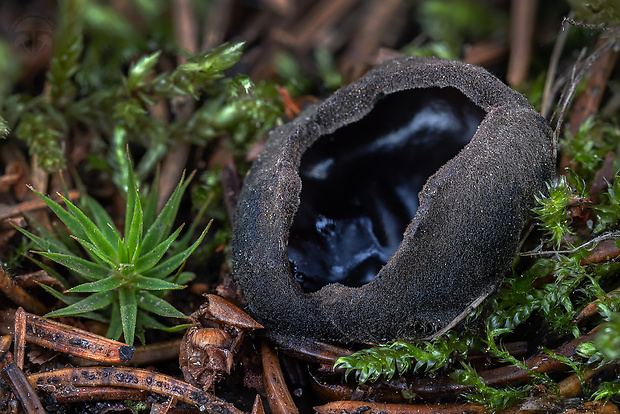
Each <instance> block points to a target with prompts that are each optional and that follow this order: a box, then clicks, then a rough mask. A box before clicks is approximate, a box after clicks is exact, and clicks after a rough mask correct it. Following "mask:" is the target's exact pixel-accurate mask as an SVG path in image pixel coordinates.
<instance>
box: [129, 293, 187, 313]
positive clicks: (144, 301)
mask: <svg viewBox="0 0 620 414" xmlns="http://www.w3.org/2000/svg"><path fill="white" fill-rule="evenodd" d="M137 297H138V306H139V307H140V308H142V309H144V310H146V311H149V312H151V313H154V314H155V315H159V316H166V317H169V318H183V319H186V318H187V316H185V315H184V314H183V313H182V312H180V311H179V310H177V309H176V308H175V307H174V306H172V305H171V304H169V303H168V302H166V301H165V300H163V299H161V298H158V297H157V296H155V295H153V294H152V293H149V292H138V294H137Z"/></svg>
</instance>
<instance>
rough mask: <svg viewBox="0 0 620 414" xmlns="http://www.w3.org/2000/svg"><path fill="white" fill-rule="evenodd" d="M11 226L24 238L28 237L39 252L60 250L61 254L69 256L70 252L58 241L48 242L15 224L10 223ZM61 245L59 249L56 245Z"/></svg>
mask: <svg viewBox="0 0 620 414" xmlns="http://www.w3.org/2000/svg"><path fill="white" fill-rule="evenodd" d="M11 225H13V227H14V228H15V229H16V230H17V231H19V232H20V233H22V234H23V235H24V236H26V237H28V238H29V239H30V240H32V241H33V242H34V244H35V245H36V247H37V248H39V249H40V250H43V251H52V250H56V251H58V250H61V251H62V252H63V253H65V254H71V251H70V250H69V249H67V247H66V246H64V245H63V244H62V243H60V242H59V241H58V240H55V241H52V240H48V239H44V238H42V237H39V236H37V235H36V234H34V233H31V232H29V231H28V230H25V229H22V228H21V227H19V226H16V225H15V224H13V223H11ZM56 242H57V243H58V244H60V245H62V246H63V247H61V248H59V246H58V244H57V243H56Z"/></svg>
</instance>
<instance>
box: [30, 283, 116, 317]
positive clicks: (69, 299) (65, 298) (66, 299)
mask: <svg viewBox="0 0 620 414" xmlns="http://www.w3.org/2000/svg"><path fill="white" fill-rule="evenodd" d="M39 286H41V287H42V288H43V289H44V290H46V291H47V292H49V293H50V294H51V295H52V296H54V297H55V298H56V299H58V300H60V301H61V302H63V303H66V304H67V305H72V304H74V303H77V302H79V301H80V300H81V299H82V298H81V297H79V296H73V295H64V294H62V293H60V292H58V291H57V290H55V289H52V288H51V287H49V286H46V285H43V284H41V283H39ZM80 317H82V318H88V319H92V320H94V321H99V322H102V323H108V322H110V321H109V320H108V318H106V317H105V316H103V315H101V314H98V313H95V312H86V313H81V314H80Z"/></svg>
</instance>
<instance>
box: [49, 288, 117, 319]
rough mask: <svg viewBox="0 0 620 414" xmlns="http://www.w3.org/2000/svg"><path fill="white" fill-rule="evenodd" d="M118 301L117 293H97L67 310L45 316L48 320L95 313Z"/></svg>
mask: <svg viewBox="0 0 620 414" xmlns="http://www.w3.org/2000/svg"><path fill="white" fill-rule="evenodd" d="M115 300H116V293H115V292H97V293H94V294H92V295H90V296H89V297H87V298H86V299H82V300H81V301H79V302H76V303H74V304H72V305H69V306H67V307H66V308H62V309H58V310H55V311H54V312H50V313H48V314H47V315H45V316H46V317H48V318H52V317H58V316H76V315H81V314H83V313H86V312H93V311H96V310H99V309H103V308H105V307H107V306H109V305H110V304H111V303H112V302H114V301H115Z"/></svg>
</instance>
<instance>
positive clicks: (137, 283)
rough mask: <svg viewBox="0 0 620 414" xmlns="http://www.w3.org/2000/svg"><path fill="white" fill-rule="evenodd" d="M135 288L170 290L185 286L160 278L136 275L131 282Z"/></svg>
mask: <svg viewBox="0 0 620 414" xmlns="http://www.w3.org/2000/svg"><path fill="white" fill-rule="evenodd" d="M132 285H133V286H134V287H135V288H136V289H143V290H171V289H183V288H184V287H185V286H183V285H177V284H176V283H172V282H167V281H165V280H161V279H153V278H151V277H144V276H136V278H135V279H134V281H133V284H132Z"/></svg>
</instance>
